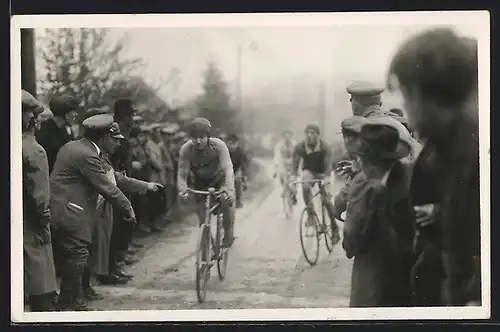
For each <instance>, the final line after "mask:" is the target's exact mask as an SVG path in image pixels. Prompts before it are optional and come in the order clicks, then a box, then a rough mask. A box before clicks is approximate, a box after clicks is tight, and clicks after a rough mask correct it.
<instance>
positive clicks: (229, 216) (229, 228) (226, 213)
mask: <svg viewBox="0 0 500 332" xmlns="http://www.w3.org/2000/svg"><path fill="white" fill-rule="evenodd" d="M221 204H222V225H223V227H224V239H223V242H224V245H226V246H231V245H232V243H233V239H234V215H235V213H234V208H233V207H232V206H230V205H228V204H226V203H221Z"/></svg>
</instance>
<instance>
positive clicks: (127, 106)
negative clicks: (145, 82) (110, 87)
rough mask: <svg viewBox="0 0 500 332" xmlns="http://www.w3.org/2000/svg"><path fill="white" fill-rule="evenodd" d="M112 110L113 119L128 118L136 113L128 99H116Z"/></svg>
mask: <svg viewBox="0 0 500 332" xmlns="http://www.w3.org/2000/svg"><path fill="white" fill-rule="evenodd" d="M113 109H114V115H115V117H125V116H130V115H134V114H135V113H136V112H137V109H135V108H134V107H133V106H132V101H131V100H130V99H118V100H117V101H116V102H115V104H114V107H113Z"/></svg>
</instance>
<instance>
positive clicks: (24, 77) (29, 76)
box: [21, 29, 36, 98]
mask: <svg viewBox="0 0 500 332" xmlns="http://www.w3.org/2000/svg"><path fill="white" fill-rule="evenodd" d="M21 87H22V89H23V90H26V91H28V92H29V93H31V94H32V95H33V96H35V98H36V70H35V30H34V29H21Z"/></svg>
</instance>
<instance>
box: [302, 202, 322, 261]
mask: <svg viewBox="0 0 500 332" xmlns="http://www.w3.org/2000/svg"><path fill="white" fill-rule="evenodd" d="M312 213H313V219H314V220H313V221H314V222H312V223H311V224H310V225H309V224H308V222H309V220H308V214H307V209H304V210H303V211H302V215H301V217H300V226H299V227H300V230H299V232H300V246H301V247H302V253H303V254H304V258H305V259H306V261H307V262H308V263H309V265H311V266H314V265H316V263H317V262H318V258H319V232H318V231H319V230H318V216H317V215H316V213H315V212H312Z"/></svg>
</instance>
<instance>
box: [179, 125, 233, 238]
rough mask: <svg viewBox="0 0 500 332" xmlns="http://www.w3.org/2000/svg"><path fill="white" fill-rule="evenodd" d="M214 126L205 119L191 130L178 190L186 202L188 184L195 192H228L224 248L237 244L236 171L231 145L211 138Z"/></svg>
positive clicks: (181, 157) (201, 213) (181, 160)
mask: <svg viewBox="0 0 500 332" xmlns="http://www.w3.org/2000/svg"><path fill="white" fill-rule="evenodd" d="M210 130H211V124H210V121H208V120H207V119H204V118H196V119H194V120H193V122H192V123H191V126H190V136H191V140H189V141H187V142H186V143H184V145H183V146H182V147H181V150H180V153H179V169H178V173H177V174H178V176H177V177H178V180H177V181H178V186H179V196H180V197H181V200H182V201H184V202H185V201H187V199H188V198H189V196H190V193H189V190H188V185H187V180H188V176H189V174H191V176H192V177H191V180H192V181H191V182H190V185H191V186H192V189H195V190H208V188H210V187H214V188H215V189H216V190H224V191H225V193H224V194H223V195H222V197H221V205H222V213H223V215H224V221H223V222H224V239H223V245H224V246H227V247H229V246H231V245H232V243H233V222H234V211H233V208H232V205H233V203H234V171H233V164H232V162H231V157H230V155H229V150H228V148H227V145H226V144H225V143H224V142H223V141H221V140H220V139H218V138H213V137H210ZM195 201H196V203H197V205H198V206H197V209H196V210H197V214H198V217H199V218H200V222H201V221H202V220H203V218H204V213H205V211H204V206H203V205H202V204H201V203H202V202H203V197H201V196H195Z"/></svg>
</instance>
